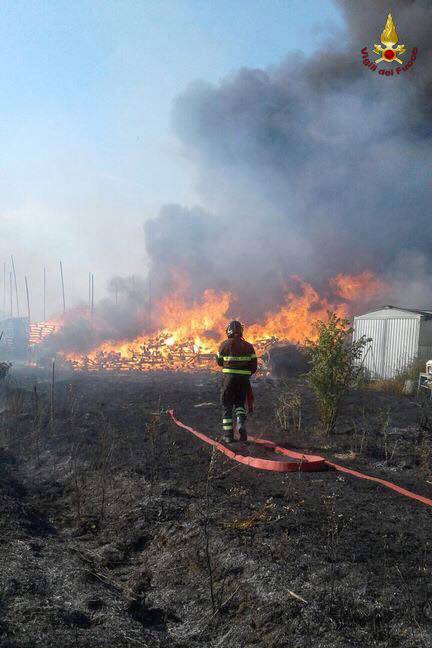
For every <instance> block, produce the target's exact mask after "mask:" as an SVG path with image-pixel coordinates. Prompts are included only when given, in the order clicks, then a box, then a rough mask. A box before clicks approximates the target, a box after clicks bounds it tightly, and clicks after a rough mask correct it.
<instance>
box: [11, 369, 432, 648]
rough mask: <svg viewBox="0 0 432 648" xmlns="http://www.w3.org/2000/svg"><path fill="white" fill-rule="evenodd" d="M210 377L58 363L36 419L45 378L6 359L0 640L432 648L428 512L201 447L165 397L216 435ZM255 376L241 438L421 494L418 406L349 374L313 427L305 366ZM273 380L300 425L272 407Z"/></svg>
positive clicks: (423, 456) (430, 489)
mask: <svg viewBox="0 0 432 648" xmlns="http://www.w3.org/2000/svg"><path fill="white" fill-rule="evenodd" d="M218 381H219V376H217V375H215V374H211V375H205V374H199V375H198V374H197V375H179V374H174V375H166V374H165V375H145V376H142V377H138V378H133V377H130V376H122V377H118V378H116V377H114V376H110V377H95V376H92V377H85V376H67V375H65V376H63V377H61V378H60V377H59V379H58V381H57V385H56V390H55V408H54V416H53V417H51V413H50V399H49V392H50V385H49V381H48V377H47V376H44V375H42V374H40V373H34V374H32V375H31V374H29V373H21V374H20V373H15V375H14V378H13V379H12V381H11V382H10V383H9V385H8V386H7V393H6V395H5V397H4V406H3V407H4V408H5V409H4V410H3V412H2V414H1V415H0V425H1V428H0V435H1V436H0V446H1V450H0V488H1V491H0V547H1V551H0V646H1V647H2V648H24V647H25V648H30V647H33V646H40V647H48V646H50V647H51V646H52V647H56V648H63V647H64V648H66V647H68V646H74V647H87V646H88V647H95V648H96V647H99V646H109V647H110V648H116V647H117V646H118V647H122V646H131V647H134V646H143V647H144V646H149V647H150V646H151V647H153V646H154V647H164V646H166V647H168V646H169V647H174V648H176V647H180V646H181V647H191V648H194V647H195V646H196V647H198V646H200V647H201V646H206V647H214V648H217V647H222V646H229V647H230V648H245V647H248V646H263V647H266V648H276V647H287V648H303V647H306V646H312V645H313V646H314V647H316V648H336V647H345V646H347V647H348V646H350V647H351V646H368V647H370V646H380V647H393V646H394V647H404V648H408V647H409V648H412V647H414V646H416V647H417V646H419V647H422V646H423V647H429V646H432V580H431V569H432V565H431V561H432V558H431V551H430V548H431V531H432V527H431V522H432V517H431V516H432V509H429V508H427V507H426V506H424V505H422V504H419V503H416V502H413V501H411V500H408V499H405V498H403V497H401V496H398V495H396V494H395V493H393V492H391V491H389V490H386V489H385V488H382V487H380V486H377V485H375V484H371V483H368V482H365V481H361V480H358V479H355V478H351V477H347V476H342V475H338V474H337V473H336V472H333V471H327V472H320V473H312V474H311V473H309V474H308V473H291V474H276V473H267V472H263V471H257V470H253V469H249V468H247V467H244V466H241V465H240V464H234V463H233V462H231V461H230V460H228V459H226V458H224V457H223V456H222V455H220V454H219V453H217V452H216V453H213V454H212V451H211V448H210V447H209V446H207V445H205V444H203V443H201V442H200V441H199V440H198V439H196V438H194V437H193V436H192V435H190V434H188V433H187V432H185V431H183V430H181V429H179V428H177V427H175V426H174V425H173V424H172V423H171V422H170V421H169V420H168V417H167V416H166V415H165V414H164V411H165V410H166V409H167V408H169V407H174V409H175V411H176V414H177V415H178V417H179V418H180V419H181V420H183V421H184V422H187V423H189V424H191V425H193V426H195V427H196V428H198V429H200V430H201V431H203V432H206V433H208V434H213V435H215V436H216V435H217V434H218V432H219V408H218V405H217V399H218ZM35 384H36V389H34V385H35ZM255 392H256V405H257V407H256V412H255V414H254V416H253V418H252V419H251V420H250V430H251V432H253V433H254V434H255V435H256V436H262V437H264V438H270V439H274V440H277V441H279V442H280V443H286V444H288V445H290V447H297V448H304V449H305V450H306V451H308V450H309V451H313V452H315V453H317V454H324V455H325V456H327V457H329V458H333V459H334V460H335V461H336V462H338V463H344V464H345V465H347V466H349V467H355V468H358V469H360V470H363V471H365V472H368V473H369V474H372V475H375V476H379V477H383V478H385V479H388V480H390V481H395V482H396V483H398V484H401V485H403V486H405V487H407V488H409V489H412V490H415V491H417V492H420V493H422V494H424V495H426V496H429V497H432V476H431V470H432V468H431V456H432V445H431V442H432V437H431V431H430V430H431V427H430V421H432V414H431V412H432V408H431V407H430V405H429V403H427V402H426V403H424V402H419V401H417V400H416V398H415V397H402V396H399V395H395V394H390V393H380V392H375V391H370V390H368V389H364V390H359V391H356V392H353V393H352V394H351V395H350V396H349V398H348V399H347V401H346V403H345V406H344V416H343V417H342V418H341V420H340V422H339V424H338V427H337V430H336V432H335V434H334V435H333V436H332V437H331V438H323V437H322V436H320V434H319V428H318V426H317V422H316V411H315V406H314V403H313V399H312V396H311V394H310V392H309V391H308V388H307V387H306V385H305V383H304V382H303V381H302V380H300V379H292V380H289V381H288V382H287V384H285V385H282V384H281V383H279V382H277V381H272V380H270V379H264V378H263V379H260V380H259V381H258V382H257V383H256V389H255ZM287 392H288V393H291V394H292V393H294V392H297V393H298V395H299V396H298V397H296V398H294V401H293V402H295V403H297V404H296V405H295V407H294V410H295V414H296V415H297V414H298V411H297V410H298V405H299V399H301V411H302V420H301V425H300V430H298V429H296V430H295V431H294V430H293V423H292V422H291V423H290V424H289V425H288V424H287V427H288V429H282V428H281V427H280V425H279V423H278V421H277V420H276V418H275V414H274V409H275V404H276V403H277V402H278V400H279V399H280V397H281V395H282V396H283V395H284V394H285V396H286V394H287ZM285 400H286V399H285ZM0 409H2V408H0ZM296 420H297V419H296Z"/></svg>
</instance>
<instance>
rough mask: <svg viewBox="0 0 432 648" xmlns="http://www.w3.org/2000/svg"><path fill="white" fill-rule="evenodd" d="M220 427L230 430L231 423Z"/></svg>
mask: <svg viewBox="0 0 432 648" xmlns="http://www.w3.org/2000/svg"><path fill="white" fill-rule="evenodd" d="M222 429H223V430H230V431H231V430H232V425H224V426H223V427H222Z"/></svg>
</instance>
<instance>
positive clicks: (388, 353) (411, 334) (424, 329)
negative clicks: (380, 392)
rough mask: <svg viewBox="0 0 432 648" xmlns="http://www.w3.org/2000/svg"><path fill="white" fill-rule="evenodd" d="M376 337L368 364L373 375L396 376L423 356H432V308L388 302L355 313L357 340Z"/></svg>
mask: <svg viewBox="0 0 432 648" xmlns="http://www.w3.org/2000/svg"><path fill="white" fill-rule="evenodd" d="M362 336H366V337H367V338H372V342H370V343H369V344H368V345H367V346H366V347H365V352H364V355H363V364H364V367H365V368H366V369H367V370H368V371H369V372H370V374H371V376H372V377H373V378H394V376H395V375H396V374H397V373H398V371H401V370H403V369H405V367H407V365H409V363H410V362H412V361H413V360H415V359H416V358H419V359H421V360H424V361H426V360H429V359H432V311H426V310H417V309H413V308H402V307H399V306H384V307H382V308H379V309H378V310H375V311H371V312H370V313H365V314H364V315H359V316H358V317H354V335H353V339H354V341H356V340H359V339H360V338H361V337H362Z"/></svg>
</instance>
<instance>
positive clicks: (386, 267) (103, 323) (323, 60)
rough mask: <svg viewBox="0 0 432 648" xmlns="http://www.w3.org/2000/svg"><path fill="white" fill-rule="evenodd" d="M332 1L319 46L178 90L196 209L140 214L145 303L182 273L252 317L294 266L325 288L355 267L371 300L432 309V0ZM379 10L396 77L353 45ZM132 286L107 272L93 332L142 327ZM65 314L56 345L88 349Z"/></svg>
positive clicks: (119, 334) (84, 330)
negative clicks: (369, 284)
mask: <svg viewBox="0 0 432 648" xmlns="http://www.w3.org/2000/svg"><path fill="white" fill-rule="evenodd" d="M336 4H337V5H338V6H339V7H340V9H341V10H342V12H343V14H344V17H345V22H346V31H345V32H344V33H343V34H341V33H338V34H336V35H335V36H334V38H333V39H331V40H329V41H327V42H326V44H325V46H323V47H322V49H321V51H318V52H313V53H311V55H310V56H303V55H300V54H294V53H289V54H288V55H287V57H286V59H285V60H284V61H282V62H281V63H280V64H279V65H277V66H274V67H272V68H271V69H267V70H260V69H241V70H239V71H238V72H237V73H235V74H233V75H232V76H231V77H230V78H228V79H225V80H224V81H222V82H221V83H220V84H219V85H211V84H208V83H205V82H197V83H195V84H193V85H192V86H190V87H189V88H187V89H186V90H185V91H184V92H183V94H182V95H181V96H180V97H178V99H177V101H176V102H175V105H174V108H173V124H174V129H175V132H176V134H177V136H178V138H179V140H180V142H181V144H182V146H183V149H184V154H185V155H186V156H187V157H188V158H189V159H190V160H192V161H193V162H194V164H195V167H196V173H197V188H198V191H199V195H200V202H201V205H202V207H197V208H194V209H189V208H184V207H181V206H179V205H168V206H165V207H163V208H162V209H161V211H160V213H159V215H158V216H157V217H156V218H155V219H153V220H150V221H148V222H147V223H146V224H145V238H146V248H147V253H148V255H149V258H150V262H151V266H150V276H149V283H150V284H151V286H152V294H153V300H154V301H155V302H156V301H157V300H158V299H159V298H160V297H163V296H164V295H166V294H167V292H168V291H169V290H170V289H171V288H172V286H173V277H176V276H178V274H179V273H180V274H183V275H184V276H186V277H188V280H189V282H190V283H189V290H188V296H189V297H190V298H191V299H193V298H197V297H199V295H200V294H201V293H202V291H203V290H204V289H205V288H214V289H217V290H228V291H231V292H232V294H233V295H234V298H235V299H236V301H235V303H234V305H233V310H234V311H235V312H234V313H233V314H235V315H236V316H241V317H244V318H245V319H246V321H249V322H251V321H253V320H255V319H260V318H262V317H263V315H264V314H265V312H266V311H267V310H269V309H275V308H277V306H278V304H280V303H281V302H282V299H283V294H284V292H285V291H286V288H287V287H288V286H289V285H290V282H291V277H292V276H293V275H297V276H300V277H301V278H302V279H304V280H306V281H309V282H311V283H312V284H313V285H314V286H315V287H317V288H318V289H319V290H321V291H323V293H324V295H325V291H326V290H327V289H328V283H327V280H328V279H329V278H330V277H332V276H335V275H337V274H338V273H347V274H356V273H360V272H363V271H364V270H366V269H368V270H372V271H374V272H375V273H377V274H378V276H379V277H381V278H382V279H384V280H385V281H386V282H388V284H389V289H388V291H387V293H386V294H385V295H384V296H383V295H380V297H379V299H380V301H382V300H383V299H385V300H386V301H387V303H396V304H401V305H411V306H417V307H426V308H427V307H429V308H431V309H432V281H431V279H432V276H431V275H432V264H431V261H432V258H431V257H432V254H431V249H430V240H431V235H432V219H431V217H430V213H429V208H430V204H431V203H432V183H431V180H430V168H431V162H432V139H431V135H432V112H431V105H432V104H431V101H430V99H431V94H432V92H431V88H432V39H431V38H430V34H431V33H432V29H431V27H432V6H431V5H430V2H429V0H425V1H421V0H411V1H408V0H407V1H402V0H395V1H394V2H392V5H391V7H389V5H388V3H387V2H385V1H384V0H375V1H374V2H373V3H372V2H366V3H365V2H361V3H359V2H352V0H337V2H336ZM389 9H390V10H391V11H392V13H393V17H394V19H395V22H396V27H397V30H398V34H399V38H400V42H401V43H404V44H405V46H406V48H407V53H406V54H405V55H404V60H405V61H408V60H409V57H410V55H411V51H412V49H413V48H414V47H417V48H418V50H419V54H418V57H417V61H416V63H415V65H414V66H413V67H412V68H411V69H410V70H409V71H407V72H404V73H403V74H401V75H400V76H397V77H383V76H381V75H378V74H377V73H376V72H375V73H373V72H371V71H370V70H369V69H368V68H366V67H365V66H364V65H363V64H362V59H361V49H362V48H364V47H365V46H367V47H368V50H369V53H370V55H371V58H372V57H373V53H372V49H373V45H374V43H376V42H379V38H380V34H381V31H382V29H383V27H384V24H385V21H386V18H387V14H388V11H389ZM174 271H175V272H174ZM132 283H133V282H132ZM132 283H131V281H130V280H129V281H128V280H121V279H116V280H115V281H114V282H113V284H112V286H111V288H112V291H111V294H112V298H111V299H110V300H107V301H106V302H103V303H102V304H101V305H99V306H98V317H99V318H100V320H99V326H98V327H96V328H97V331H98V333H97V336H98V339H99V340H102V339H119V338H125V337H133V336H134V335H136V334H138V333H140V332H142V331H143V330H148V329H149V313H148V307H147V306H148V290H147V288H148V285H147V283H146V284H144V283H143V284H139V282H138V280H136V283H135V289H134V288H133V286H132ZM138 284H139V285H138ZM116 285H117V289H116V288H115V286H116ZM137 286H138V288H137ZM116 290H117V302H118V303H117V307H116V308H115V309H113V307H112V306H113V302H114V292H115V291H116ZM134 290H135V293H134ZM136 291H137V292H136ZM119 293H120V296H119ZM363 306H364V304H363ZM153 314H155V311H153ZM70 321H71V322H72V323H71V324H70V325H68V326H67V327H66V328H65V329H64V339H63V340H61V346H63V348H64V346H65V342H66V340H69V342H72V344H68V347H69V348H70V347H71V346H74V347H75V348H77V347H79V348H80V350H87V349H89V348H91V347H92V346H93V345H94V343H95V341H96V340H95V338H94V336H95V335H96V334H95V332H94V329H93V328H92V326H91V324H89V322H88V321H84V322H83V320H81V324H80V325H79V326H78V324H77V323H76V322H75V323H73V318H71V320H70ZM77 326H78V328H77ZM155 326H157V321H155V320H154V321H153V327H155ZM71 327H72V330H69V329H71ZM74 327H75V329H74ZM80 327H81V328H80ZM73 329H74V330H75V333H76V335H72V333H73ZM58 342H59V340H57V342H56V344H57V343H58Z"/></svg>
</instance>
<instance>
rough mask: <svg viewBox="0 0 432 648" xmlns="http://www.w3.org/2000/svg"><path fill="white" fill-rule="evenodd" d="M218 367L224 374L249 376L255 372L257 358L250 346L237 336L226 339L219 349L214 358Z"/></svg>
mask: <svg viewBox="0 0 432 648" xmlns="http://www.w3.org/2000/svg"><path fill="white" fill-rule="evenodd" d="M216 362H217V363H218V365H219V367H223V368H222V371H223V373H225V374H239V375H241V376H251V375H252V374H254V373H255V371H256V370H257V357H256V353H255V349H254V348H253V346H252V344H250V343H249V342H246V340H243V338H240V337H238V336H234V337H232V338H228V339H227V340H225V341H224V342H222V344H221V345H220V348H219V353H218V355H217V356H216Z"/></svg>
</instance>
